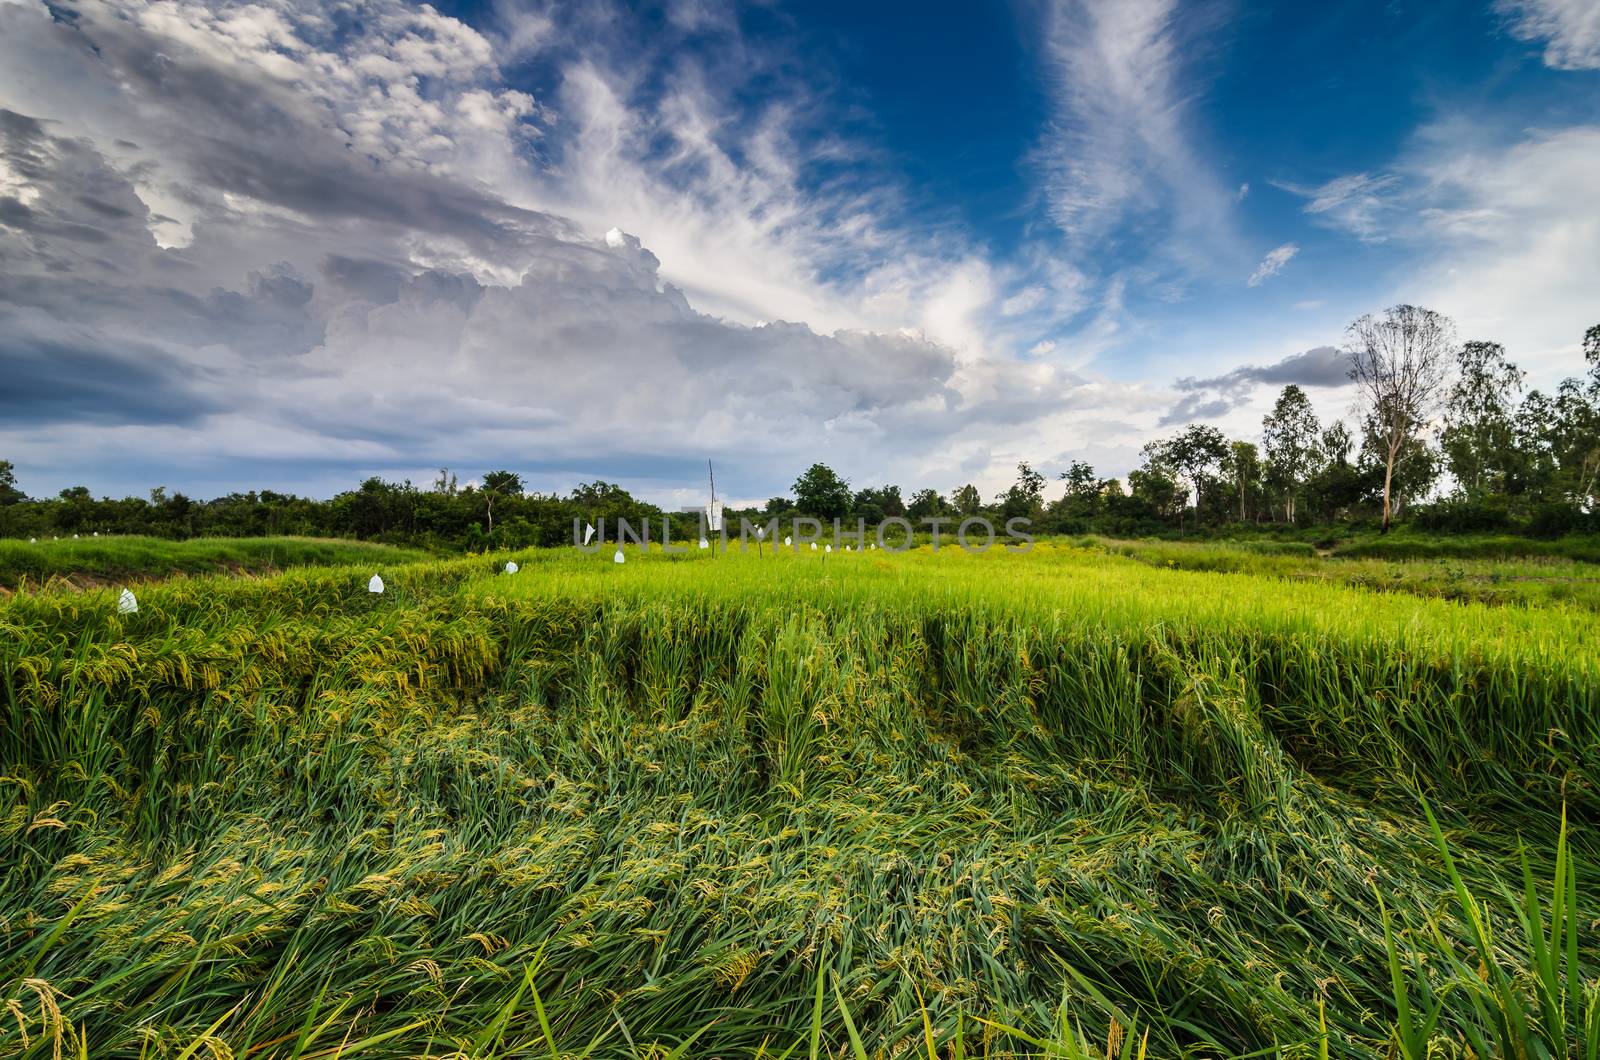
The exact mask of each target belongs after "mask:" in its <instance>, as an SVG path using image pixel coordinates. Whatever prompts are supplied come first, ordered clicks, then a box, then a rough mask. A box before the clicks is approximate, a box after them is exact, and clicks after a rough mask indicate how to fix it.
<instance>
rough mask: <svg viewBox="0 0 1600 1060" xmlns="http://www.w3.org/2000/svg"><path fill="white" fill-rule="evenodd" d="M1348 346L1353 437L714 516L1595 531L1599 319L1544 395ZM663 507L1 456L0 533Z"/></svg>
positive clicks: (383, 536) (1439, 321)
mask: <svg viewBox="0 0 1600 1060" xmlns="http://www.w3.org/2000/svg"><path fill="white" fill-rule="evenodd" d="M1346 338H1347V341H1346V346H1345V351H1346V353H1347V355H1348V357H1349V365H1350V378H1351V380H1352V382H1353V383H1354V384H1355V387H1356V391H1357V406H1356V409H1355V413H1356V419H1357V424H1358V425H1357V428H1356V430H1355V431H1352V430H1351V429H1350V428H1349V427H1348V426H1347V425H1346V424H1345V422H1344V420H1343V419H1342V418H1338V417H1335V418H1333V419H1332V420H1330V421H1329V422H1327V423H1326V424H1324V423H1323V422H1322V421H1321V420H1319V418H1318V416H1317V413H1316V410H1315V409H1314V408H1313V407H1312V404H1311V401H1310V399H1309V398H1308V397H1307V396H1306V393H1305V391H1304V390H1302V389H1301V388H1300V387H1299V386H1296V385H1293V384H1291V385H1289V386H1286V387H1284V388H1283V391H1282V392H1281V393H1280V394H1279V395H1278V397H1277V400H1276V402H1275V403H1274V405H1273V408H1272V411H1271V412H1270V413H1269V414H1268V415H1267V416H1266V418H1265V419H1264V420H1263V421H1262V429H1261V436H1260V442H1259V443H1257V442H1254V441H1246V440H1240V439H1230V438H1228V437H1227V436H1226V435H1224V434H1223V433H1222V432H1221V431H1220V430H1218V429H1217V428H1215V427H1212V426H1209V425H1206V424H1189V425H1187V426H1185V427H1184V428H1182V429H1181V430H1179V431H1178V432H1176V433H1175V434H1174V435H1172V436H1170V437H1166V438H1159V439H1156V440H1153V441H1151V442H1149V443H1148V444H1146V445H1145V446H1144V448H1143V450H1142V451H1141V463H1140V465H1139V466H1138V467H1137V468H1135V469H1133V470H1132V471H1130V472H1129V473H1128V475H1127V481H1126V482H1123V481H1121V480H1119V479H1116V478H1102V477H1100V476H1099V475H1098V474H1097V473H1096V471H1095V469H1094V468H1093V467H1092V466H1090V465H1089V464H1087V463H1085V462H1083V461H1079V460H1074V461H1071V462H1070V463H1069V464H1068V466H1067V467H1066V469H1065V470H1063V471H1060V472H1059V473H1058V474H1057V476H1056V479H1057V482H1058V485H1057V486H1056V487H1055V488H1053V489H1052V488H1051V487H1050V481H1049V479H1047V477H1046V476H1045V475H1044V474H1043V473H1042V472H1040V471H1038V470H1036V469H1035V468H1034V467H1033V466H1032V465H1030V464H1028V463H1022V464H1019V465H1018V468H1017V478H1016V481H1015V482H1013V483H1012V484H1011V485H1010V486H1009V487H1008V488H1007V489H1005V490H1004V491H1002V492H1000V493H999V494H997V495H995V496H993V497H991V498H989V499H988V500H985V499H984V497H983V496H982V495H981V494H980V492H979V490H978V488H977V487H976V486H975V485H973V484H971V483H968V484H966V485H963V486H960V487H958V488H955V489H953V490H951V491H950V492H949V493H948V495H946V494H945V493H941V492H940V491H939V490H936V489H932V488H923V489H919V490H917V491H915V492H912V493H910V494H909V495H905V494H902V492H901V488H900V487H899V486H895V485H885V486H873V487H867V488H862V489H852V487H851V486H850V483H849V482H848V481H847V480H845V479H844V478H843V477H841V476H840V475H839V474H838V473H837V472H835V471H834V470H833V469H832V468H830V467H828V466H827V465H826V464H823V463H815V464H813V465H811V466H810V467H809V468H807V469H806V470H805V471H804V472H802V473H801V474H800V476H799V477H798V478H797V479H796V480H795V482H794V485H793V488H792V496H779V497H773V498H771V499H770V500H768V501H767V502H766V505H765V506H764V507H763V508H761V509H756V508H749V509H745V510H736V509H730V510H729V511H728V513H727V515H728V517H729V518H730V519H732V520H735V522H734V524H733V525H734V526H737V522H736V520H737V519H738V518H740V517H741V516H744V517H750V518H755V517H758V516H760V517H764V518H769V519H770V518H771V517H773V516H780V515H786V514H794V515H807V516H812V517H815V518H817V519H820V520H823V521H824V522H830V521H831V520H833V519H839V520H841V521H843V522H847V523H849V524H851V525H852V526H853V525H854V524H855V523H856V522H857V521H858V520H859V521H862V522H865V523H866V524H867V525H868V526H874V525H876V524H878V523H880V522H882V521H883V520H885V519H890V518H906V519H910V520H911V521H913V522H914V523H916V524H918V525H921V521H922V520H924V519H928V518H937V517H948V518H952V519H959V518H963V517H971V516H985V517H990V518H995V519H1001V520H1003V519H1009V518H1014V517H1024V518H1027V519H1030V520H1032V526H1033V529H1034V530H1035V531H1036V532H1043V533H1050V532H1062V533H1084V532H1098V533H1108V534H1121V535H1128V534H1168V533H1191V532H1212V531H1214V530H1217V529H1219V528H1230V527H1236V526H1238V525H1240V524H1263V525H1265V524H1273V525H1277V526H1280V527H1281V526H1289V527H1294V526H1304V525H1309V524H1316V523H1322V524H1331V523H1335V522H1341V521H1342V522H1359V521H1371V522H1372V523H1374V524H1375V525H1377V526H1379V527H1381V528H1382V529H1385V530H1386V529H1387V528H1388V527H1389V525H1390V523H1391V522H1392V521H1393V520H1394V519H1397V518H1408V519H1411V520H1413V521H1415V522H1416V523H1418V524H1420V525H1422V526H1424V527H1426V528H1429V529H1434V530H1447V531H1452V530H1453V531H1471V530H1502V529H1522V530H1527V531H1529V532H1533V533H1537V534H1541V535H1547V536H1553V535H1559V534H1563V533H1570V532H1583V531H1588V532H1600V504H1597V499H1600V498H1597V490H1600V325H1596V326H1595V327H1592V328H1590V329H1589V330H1588V332H1587V333H1586V334H1585V335H1584V338H1583V343H1582V349H1583V354H1584V359H1585V362H1586V365H1585V367H1586V372H1585V374H1584V375H1581V376H1575V377H1572V378H1568V379H1566V380H1565V381H1564V382H1562V383H1561V384H1560V386H1559V387H1557V388H1556V390H1555V391H1554V392H1553V393H1549V394H1547V393H1544V392H1542V391H1539V390H1532V391H1525V386H1524V384H1525V379H1526V375H1525V373H1524V372H1523V371H1522V370H1521V369H1520V368H1518V367H1517V366H1516V365H1515V364H1513V363H1512V362H1511V361H1510V360H1509V359H1508V358H1507V356H1506V350H1505V348H1504V347H1503V346H1501V345H1500V344H1499V343H1496V342H1491V341H1485V340H1471V341H1467V342H1464V343H1457V342H1456V338H1455V329H1454V326H1453V324H1452V323H1451V322H1450V321H1449V319H1448V318H1446V317H1443V316H1441V315H1440V314H1438V313H1435V312H1433V311H1431V310H1427V309H1422V308H1420V307H1417V306H1409V305H1401V306H1395V307H1393V308H1391V309H1388V310H1386V311H1384V312H1383V313H1382V314H1377V315H1369V316H1364V317H1362V318H1361V319H1359V320H1357V321H1355V322H1354V323H1353V324H1351V325H1350V328H1349V329H1348V332H1347V336H1346ZM1057 490H1059V492H1057ZM1052 494H1053V495H1052ZM1436 494H1437V496H1436ZM1430 498H1431V503H1424V502H1425V501H1427V500H1429V499H1430ZM664 516H666V517H669V518H670V519H671V521H672V526H673V533H674V535H675V536H677V537H679V538H681V539H685V540H687V539H690V538H691V537H692V536H693V535H695V534H697V533H698V532H699V520H698V518H697V517H696V516H694V515H690V514H684V513H665V512H663V511H661V509H659V508H657V507H656V506H655V505H652V504H648V503H646V502H644V501H641V500H639V499H637V498H635V497H633V496H632V495H631V494H630V493H629V492H628V491H627V490H626V489H624V488H623V487H622V486H620V485H617V484H615V483H609V482H604V481H596V482H592V483H586V484H583V485H580V486H579V487H578V488H577V489H575V490H573V491H572V492H571V493H569V494H564V495H558V494H554V493H550V494H545V493H538V492H527V491H525V489H524V484H523V480H522V478H521V477H520V476H519V475H517V474H516V473H514V472H511V471H504V470H500V471H491V472H488V473H487V474H485V475H484V476H483V478H482V481H481V483H471V484H468V485H466V486H460V485H458V483H457V479H456V476H454V475H452V474H451V473H450V472H449V471H448V470H447V469H446V470H441V471H440V473H439V476H438V477H437V478H436V479H435V480H434V482H433V483H431V485H429V486H427V487H419V486H416V485H413V484H412V483H411V482H410V481H409V480H408V481H404V482H398V483H396V482H387V481H385V480H383V479H382V478H378V477H373V478H369V479H367V480H366V481H364V482H362V483H361V484H360V486H359V487H357V488H356V489H353V490H348V491H346V492H343V493H340V494H338V495H337V496H335V497H333V498H331V499H329V500H315V499H310V498H305V497H297V496H294V495H291V494H283V493H276V492H272V491H269V490H262V491H259V492H256V491H252V492H249V493H230V494H228V495H227V496H225V497H218V498H214V499H211V500H193V499H191V498H189V497H186V496H184V495H183V494H182V493H170V494H169V493H168V492H167V491H166V490H165V489H164V488H160V487H158V488H156V489H153V490H151V491H150V494H149V496H148V497H126V498H122V499H114V498H110V497H102V498H98V499H97V498H95V497H93V496H92V495H91V494H90V491H89V490H88V489H87V488H86V487H83V486H74V487H70V488H68V489H64V490H62V491H61V492H60V494H59V495H57V496H56V497H52V498H48V499H32V498H29V497H28V496H27V495H26V494H25V493H24V492H23V490H22V489H21V488H20V486H19V485H18V482H17V479H16V473H15V469H14V467H13V466H12V465H11V464H10V463H9V462H7V461H3V460H0V535H3V536H9V537H47V536H64V535H71V534H88V533H93V532H100V533H116V534H152V535H156V536H161V537H173V538H189V537H198V536H259V535H275V534H297V535H308V536H326V537H354V538H361V539H364V540H375V541H387V542H392V543H397V544H400V543H403V544H420V545H424V546H429V547H437V548H455V549H460V548H465V549H473V550H476V549H482V548H489V547H513V546H515V547H520V546H526V545H558V544H563V543H565V542H567V541H570V540H571V535H572V526H573V520H574V519H577V520H582V521H595V522H597V521H598V520H599V519H601V518H605V519H606V520H607V521H608V522H609V523H612V524H614V522H615V520H616V519H618V518H626V519H628V520H629V522H630V523H632V524H634V525H638V524H640V523H642V522H643V521H645V520H647V519H648V520H650V521H651V522H652V523H653V524H654V525H657V526H659V525H661V523H660V520H661V519H662V518H663V517H664Z"/></svg>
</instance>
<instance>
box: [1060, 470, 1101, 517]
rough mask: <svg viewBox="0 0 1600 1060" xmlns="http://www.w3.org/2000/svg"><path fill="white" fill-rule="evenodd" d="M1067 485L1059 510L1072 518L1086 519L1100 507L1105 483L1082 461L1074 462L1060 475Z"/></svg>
mask: <svg viewBox="0 0 1600 1060" xmlns="http://www.w3.org/2000/svg"><path fill="white" fill-rule="evenodd" d="M1059 477H1060V479H1061V481H1063V482H1065V483H1066V484H1067V490H1066V493H1065V494H1064V495H1063V496H1062V498H1061V510H1062V511H1063V512H1064V513H1065V514H1066V515H1069V516H1072V517H1074V518H1080V519H1081V518H1087V517H1088V516H1091V515H1094V514H1095V512H1096V510H1098V508H1099V507H1100V494H1101V492H1102V490H1103V489H1104V488H1105V483H1103V482H1101V481H1100V478H1099V476H1098V475H1096V474H1095V473H1094V468H1093V467H1092V466H1091V465H1089V464H1087V463H1085V462H1084V461H1082V460H1074V461H1072V463H1070V464H1068V465H1067V469H1066V470H1065V471H1063V472H1061V474H1060V476H1059Z"/></svg>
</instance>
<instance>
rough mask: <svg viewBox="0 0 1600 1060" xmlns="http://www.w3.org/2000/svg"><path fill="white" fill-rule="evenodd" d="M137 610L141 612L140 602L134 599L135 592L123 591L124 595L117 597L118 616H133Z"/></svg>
mask: <svg viewBox="0 0 1600 1060" xmlns="http://www.w3.org/2000/svg"><path fill="white" fill-rule="evenodd" d="M137 610H139V601H138V600H137V599H135V598H134V595H133V590H132V589H124V590H122V595H121V596H119V597H117V614H119V615H131V614H133V613H134V612H135V611H137Z"/></svg>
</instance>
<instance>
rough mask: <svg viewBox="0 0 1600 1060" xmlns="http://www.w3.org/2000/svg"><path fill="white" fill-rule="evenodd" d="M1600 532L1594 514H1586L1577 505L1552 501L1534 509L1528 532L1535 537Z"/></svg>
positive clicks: (1599, 523) (1599, 521)
mask: <svg viewBox="0 0 1600 1060" xmlns="http://www.w3.org/2000/svg"><path fill="white" fill-rule="evenodd" d="M1596 531H1600V520H1596V519H1595V516H1594V513H1592V512H1586V511H1584V510H1583V509H1582V508H1580V507H1578V506H1577V505H1576V504H1571V503H1569V502H1566V501H1552V502H1549V503H1545V504H1541V505H1539V506H1538V507H1536V508H1534V510H1533V516H1532V518H1530V519H1529V520H1528V532H1529V533H1531V534H1532V535H1533V536H1535V537H1561V536H1562V535H1564V534H1582V533H1593V532H1596Z"/></svg>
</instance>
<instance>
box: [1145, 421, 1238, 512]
mask: <svg viewBox="0 0 1600 1060" xmlns="http://www.w3.org/2000/svg"><path fill="white" fill-rule="evenodd" d="M1145 451H1146V455H1147V458H1149V457H1154V463H1155V464H1156V465H1157V466H1159V467H1162V468H1166V469H1170V471H1171V472H1172V473H1173V474H1174V475H1175V476H1176V477H1177V478H1178V480H1179V481H1180V482H1181V484H1182V485H1183V486H1185V487H1186V488H1185V491H1184V494H1183V496H1181V497H1180V498H1179V505H1178V527H1179V529H1182V527H1183V510H1184V508H1185V507H1187V504H1188V500H1189V497H1190V496H1193V497H1194V505H1195V508H1196V509H1198V508H1199V507H1200V501H1201V499H1202V498H1201V493H1202V492H1203V491H1204V489H1205V487H1206V484H1207V483H1208V482H1209V481H1210V480H1211V472H1212V471H1213V470H1214V469H1216V468H1219V467H1220V466H1221V464H1222V461H1223V460H1224V459H1225V458H1226V457H1227V455H1228V440H1227V439H1226V438H1224V437H1223V436H1222V432H1221V431H1219V430H1217V429H1216V428H1215V427H1208V426H1206V425H1205V424H1200V423H1191V424H1189V425H1188V426H1187V427H1185V428H1184V429H1183V430H1181V431H1179V432H1178V433H1177V434H1176V435H1174V436H1173V437H1171V438H1169V439H1166V440H1165V441H1157V442H1152V443H1150V444H1149V445H1146V446H1145Z"/></svg>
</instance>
